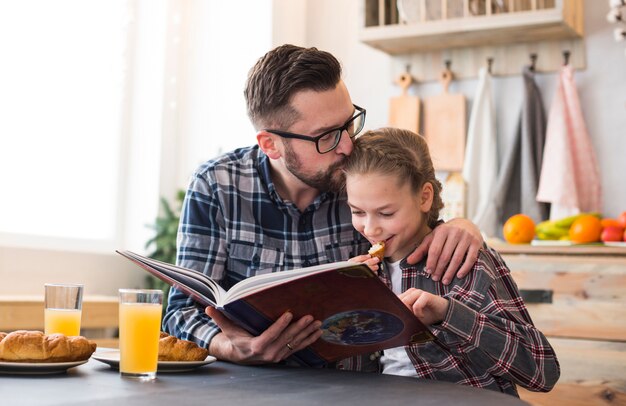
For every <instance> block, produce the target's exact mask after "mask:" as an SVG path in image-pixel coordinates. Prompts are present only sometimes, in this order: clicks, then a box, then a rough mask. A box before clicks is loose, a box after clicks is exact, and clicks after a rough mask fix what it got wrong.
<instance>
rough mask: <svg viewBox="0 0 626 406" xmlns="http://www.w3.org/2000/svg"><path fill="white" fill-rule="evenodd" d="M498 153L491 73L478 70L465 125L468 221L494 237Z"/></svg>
mask: <svg viewBox="0 0 626 406" xmlns="http://www.w3.org/2000/svg"><path fill="white" fill-rule="evenodd" d="M497 154H498V152H497V145H496V118H495V112H494V106H493V99H492V95H491V74H490V73H489V72H488V71H487V69H485V68H481V69H480V71H479V72H478V87H477V89H476V94H475V96H474V103H473V107H472V112H471V114H470V121H469V125H468V133H467V145H466V149H465V160H464V165H463V179H464V180H465V183H466V184H467V218H469V219H471V220H472V222H473V223H474V224H476V225H477V226H478V228H479V229H480V230H481V231H482V232H483V233H484V234H485V235H487V236H488V237H494V236H495V235H496V233H497V229H498V221H497V217H496V215H495V210H494V205H493V193H494V190H495V186H496V180H497V177H498V155H497Z"/></svg>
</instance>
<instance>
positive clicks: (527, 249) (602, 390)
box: [490, 242, 626, 405]
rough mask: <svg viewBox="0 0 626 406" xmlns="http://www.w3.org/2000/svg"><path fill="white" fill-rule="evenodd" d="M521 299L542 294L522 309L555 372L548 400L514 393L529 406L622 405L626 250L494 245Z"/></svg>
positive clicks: (624, 393) (625, 349)
mask: <svg viewBox="0 0 626 406" xmlns="http://www.w3.org/2000/svg"><path fill="white" fill-rule="evenodd" d="M490 245H491V246H492V247H494V248H496V249H497V250H498V251H499V252H500V254H501V255H502V257H503V258H504V260H505V261H506V263H507V265H508V266H509V268H510V269H511V272H512V274H513V277H514V279H515V281H516V282H517V284H518V287H519V288H520V290H522V291H526V292H528V291H535V292H537V291H543V292H544V293H545V295H543V296H541V295H535V296H536V297H545V298H550V297H551V300H549V302H546V303H530V302H527V307H528V310H529V312H530V315H531V317H532V319H533V321H534V323H535V325H536V326H537V327H538V328H539V329H540V330H541V331H542V332H543V333H544V334H545V335H546V336H547V337H548V339H549V340H550V343H551V344H552V346H553V347H554V349H555V351H556V354H557V358H558V359H559V362H560V364H561V378H560V380H559V382H558V383H557V385H556V387H555V388H554V390H553V391H552V392H550V393H548V394H541V393H532V392H528V391H524V390H522V391H520V395H521V396H522V399H524V400H526V401H528V402H530V403H532V404H535V405H554V404H567V405H589V404H600V405H602V404H606V405H612V404H626V248H624V247H604V246H591V245H590V246H571V247H546V246H541V247H535V246H530V245H509V244H503V243H499V244H498V243H493V242H490Z"/></svg>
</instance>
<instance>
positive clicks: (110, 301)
mask: <svg viewBox="0 0 626 406" xmlns="http://www.w3.org/2000/svg"><path fill="white" fill-rule="evenodd" d="M117 321H118V299H117V296H85V297H83V312H82V317H81V326H80V328H81V334H82V335H83V336H85V337H87V338H89V339H92V340H94V341H96V343H98V346H100V347H112V348H117V347H118V340H117V325H118V324H117ZM43 329H44V298H43V295H42V296H26V295H11V296H8V295H2V296H0V331H5V332H9V331H14V330H41V331H43Z"/></svg>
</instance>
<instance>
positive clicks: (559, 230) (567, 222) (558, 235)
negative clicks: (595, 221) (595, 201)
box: [535, 212, 602, 240]
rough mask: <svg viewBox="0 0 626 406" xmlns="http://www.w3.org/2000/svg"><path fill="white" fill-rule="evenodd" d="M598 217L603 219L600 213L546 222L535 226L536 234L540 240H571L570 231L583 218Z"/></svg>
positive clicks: (582, 214)
mask: <svg viewBox="0 0 626 406" xmlns="http://www.w3.org/2000/svg"><path fill="white" fill-rule="evenodd" d="M588 215H591V216H596V217H598V218H601V217H602V215H601V214H600V213H595V212H594V213H580V214H576V215H574V216H569V217H564V218H562V219H559V220H546V221H542V222H541V223H539V224H537V225H536V226H535V234H536V235H537V238H539V239H540V240H565V239H568V238H569V229H570V227H571V226H572V224H574V222H575V221H576V220H578V219H579V218H580V217H582V216H588Z"/></svg>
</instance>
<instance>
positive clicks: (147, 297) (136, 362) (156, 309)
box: [119, 289, 163, 381]
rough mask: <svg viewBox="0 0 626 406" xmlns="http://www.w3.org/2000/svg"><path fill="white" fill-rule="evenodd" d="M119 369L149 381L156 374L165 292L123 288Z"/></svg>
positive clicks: (124, 373)
mask: <svg viewBox="0 0 626 406" xmlns="http://www.w3.org/2000/svg"><path fill="white" fill-rule="evenodd" d="M119 294H120V313H119V327H120V373H121V374H122V377H126V378H134V379H139V380H142V381H150V380H153V379H154V378H156V371H157V363H158V357H159V334H160V331H161V311H162V303H163V292H162V291H161V290H157V289H120V290H119Z"/></svg>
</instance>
